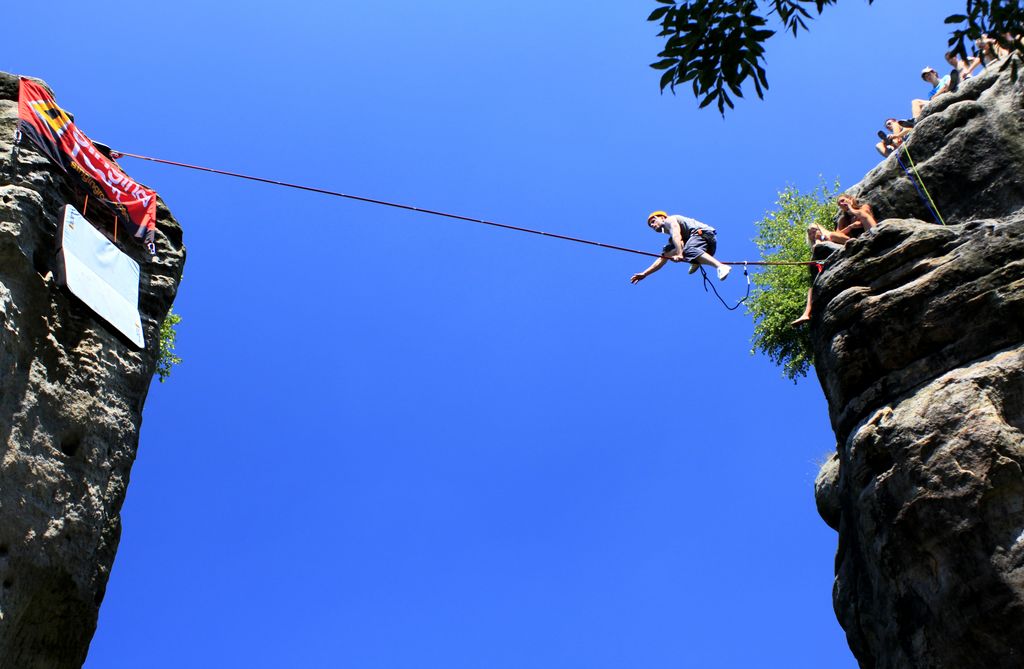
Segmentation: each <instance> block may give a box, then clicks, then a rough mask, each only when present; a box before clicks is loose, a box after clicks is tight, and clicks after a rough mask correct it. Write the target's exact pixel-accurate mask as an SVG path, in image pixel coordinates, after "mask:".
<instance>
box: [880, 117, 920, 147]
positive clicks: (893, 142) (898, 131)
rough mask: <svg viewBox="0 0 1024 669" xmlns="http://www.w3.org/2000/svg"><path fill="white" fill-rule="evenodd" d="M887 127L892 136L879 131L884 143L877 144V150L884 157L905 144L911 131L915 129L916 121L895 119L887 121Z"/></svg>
mask: <svg viewBox="0 0 1024 669" xmlns="http://www.w3.org/2000/svg"><path fill="white" fill-rule="evenodd" d="M885 127H886V129H887V130H888V131H889V132H890V133H892V134H889V135H886V134H885V133H884V132H882V131H881V130H879V131H878V136H879V138H881V140H882V141H880V142H878V143H877V144H875V148H876V149H877V150H878V152H879V153H880V154H882V156H888V155H889V154H890V153H892V152H893V151H895V150H896V149H898V148H899V147H900V146H901V145H902V144H903V142H904V140H906V138H907V135H909V134H910V131H911V129H913V127H914V120H913V119H909V120H906V121H897V120H896V119H894V118H890V119H886V121H885Z"/></svg>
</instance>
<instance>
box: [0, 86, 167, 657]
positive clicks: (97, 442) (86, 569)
mask: <svg viewBox="0 0 1024 669" xmlns="http://www.w3.org/2000/svg"><path fill="white" fill-rule="evenodd" d="M58 100H59V98H58ZM17 123H18V78H17V77H16V76H13V75H9V74H5V73H0V454H2V455H0V668H2V669H8V668H10V669H15V668H17V669H44V668H45V669H54V668H60V667H80V666H81V664H82V663H83V662H84V660H85V656H86V651H87V650H88V647H89V642H90V640H91V638H92V635H93V632H94V630H95V627H96V620H97V615H98V612H99V605H100V602H101V601H102V599H103V594H104V589H105V587H106V583H107V577H108V575H109V573H110V568H111V565H112V563H113V560H114V553H115V551H116V550H117V544H118V538H119V535H120V515H119V514H120V509H121V505H122V503H123V501H124V496H125V489H126V486H127V485H128V476H129V472H130V470H131V466H132V463H133V462H134V460H135V453H136V449H137V447H138V441H139V428H140V425H141V422H142V406H143V403H144V402H145V399H146V394H147V392H148V389H149V384H150V381H151V379H152V376H153V374H154V371H155V367H156V361H157V358H158V354H159V342H158V333H159V327H160V324H161V323H162V321H163V319H164V317H165V315H166V314H167V311H168V309H169V308H170V306H171V302H172V300H173V299H174V296H175V292H176V290H177V287H178V282H179V280H180V278H181V271H182V266H183V264H184V260H185V252H184V247H183V246H182V239H181V228H180V227H179V226H178V224H177V222H176V221H175V220H174V218H173V217H172V216H171V214H170V212H169V211H168V210H167V209H166V207H164V206H163V204H162V203H161V204H160V207H159V220H158V227H159V233H158V235H157V240H158V254H159V258H160V260H159V262H157V263H152V262H149V260H148V257H144V254H143V253H142V251H143V249H142V248H141V246H140V245H138V244H136V243H134V242H132V241H131V240H129V239H128V238H127V236H125V235H123V234H122V235H121V237H120V240H121V246H122V248H123V249H124V250H125V251H126V252H127V253H129V254H130V255H132V256H133V257H134V258H135V259H136V260H137V261H138V262H139V263H140V265H141V267H142V278H141V283H140V299H139V302H140V304H139V306H140V311H141V313H142V322H143V329H144V334H145V338H146V343H147V347H146V349H145V350H142V351H139V350H136V349H134V348H133V347H132V346H131V345H130V344H128V343H127V342H126V340H125V339H124V338H123V337H121V336H120V335H118V334H116V333H115V331H114V330H113V329H112V328H111V327H110V326H108V325H106V324H105V323H104V322H103V321H101V320H100V319H99V318H97V317H96V316H95V315H94V314H93V313H92V312H91V311H90V310H89V309H88V307H86V306H85V305H84V304H82V303H81V302H79V301H78V300H77V299H76V298H74V297H73V296H71V295H70V294H69V293H67V292H66V291H65V290H63V289H61V288H59V287H58V286H57V285H56V283H55V281H54V275H53V272H52V270H53V263H54V253H55V250H56V247H55V232H56V229H57V224H58V217H59V212H60V209H61V207H62V206H63V205H64V204H67V203H71V204H74V205H76V206H77V207H78V208H79V209H81V208H82V206H81V205H82V196H81V194H79V193H76V192H75V191H74V190H72V189H71V186H70V182H66V181H65V178H64V175H63V173H62V172H61V171H60V170H59V169H58V168H56V167H55V166H53V165H51V164H50V163H49V162H48V161H47V159H46V158H45V157H44V156H43V155H41V154H40V153H39V152H38V151H37V150H36V148H35V147H34V146H33V145H31V144H30V143H29V142H28V140H22V141H21V143H20V144H19V145H18V147H17V150H15V148H14V145H13V143H14V136H15V130H16V128H17ZM86 125H87V124H86ZM85 129H86V131H88V127H86V128H85ZM90 218H93V217H92V216H90ZM122 233H123V231H122Z"/></svg>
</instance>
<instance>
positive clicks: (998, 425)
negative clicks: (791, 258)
mask: <svg viewBox="0 0 1024 669" xmlns="http://www.w3.org/2000/svg"><path fill="white" fill-rule="evenodd" d="M1022 91H1024V80H1017V81H1014V80H1013V78H1012V77H1011V75H1010V73H1009V72H998V71H995V70H991V69H990V70H989V71H987V72H986V73H985V74H984V75H983V76H982V77H979V78H978V79H976V80H972V81H969V82H967V83H966V84H965V85H963V86H962V88H961V90H960V91H958V92H957V93H954V94H950V95H947V96H942V97H940V98H938V99H936V101H935V102H934V103H932V104H931V105H929V107H928V108H927V110H926V113H925V115H924V116H923V117H922V118H921V120H920V121H919V123H918V125H917V128H916V129H915V130H914V133H913V134H912V135H911V139H910V141H909V147H908V148H909V151H910V155H911V156H912V158H913V160H914V161H915V164H916V167H917V169H918V171H919V173H920V176H921V179H922V180H923V182H924V184H925V185H926V186H927V188H928V191H929V192H930V194H931V196H932V198H933V199H934V200H935V204H936V205H937V207H938V210H939V211H940V213H941V214H942V216H943V217H944V218H945V222H946V223H947V224H948V225H946V226H941V225H937V224H935V223H934V220H933V217H932V216H931V214H930V213H929V211H928V208H927V207H926V205H925V204H924V202H923V201H922V199H921V197H919V195H918V193H917V192H916V191H915V189H914V187H913V185H912V184H911V182H910V181H909V180H908V178H907V177H906V175H905V173H904V172H903V170H902V169H901V167H900V165H899V164H898V163H897V160H896V158H895V157H890V158H888V159H886V160H885V161H883V162H882V164H881V165H879V167H877V168H876V169H875V170H873V171H872V172H871V173H870V174H868V175H867V176H866V177H865V179H864V180H863V181H862V182H861V183H860V184H858V185H857V186H856V187H854V188H853V189H852V190H853V192H855V193H857V194H858V195H859V196H860V197H861V199H862V200H864V201H866V202H868V203H870V204H871V205H872V206H873V207H874V209H875V211H876V213H877V214H878V218H879V220H882V219H888V220H884V222H882V223H881V225H880V226H879V228H878V229H877V232H876V233H875V234H871V235H865V236H863V237H861V238H859V239H857V240H854V241H852V242H851V243H850V244H848V245H847V246H846V247H845V248H844V249H843V250H842V251H840V252H838V253H836V254H834V255H833V256H832V258H831V259H830V260H829V261H828V263H827V265H826V271H825V272H824V273H823V274H822V275H821V277H820V278H819V280H818V282H817V285H816V288H815V293H814V297H815V313H814V315H813V320H812V323H811V327H812V338H813V341H814V350H815V368H816V371H817V374H818V378H819V380H820V382H821V386H822V388H823V389H824V391H825V394H826V396H827V398H828V403H829V411H830V416H831V420H832V426H833V428H834V430H835V433H836V438H837V442H838V451H837V454H836V456H834V458H833V459H832V460H830V461H829V462H828V463H826V465H825V466H824V467H823V468H822V471H821V473H820V474H819V477H818V480H817V481H816V482H815V493H816V499H817V504H818V509H819V512H820V513H821V515H822V517H823V518H824V519H825V520H826V522H828V523H829V524H830V525H831V526H832V527H834V528H836V529H837V530H838V532H839V546H838V551H837V555H836V582H835V589H834V593H833V594H834V604H835V610H836V615H837V616H838V618H839V622H840V624H842V626H843V628H844V629H845V630H846V634H847V638H848V640H849V644H850V647H851V649H852V650H853V652H854V654H855V655H856V657H857V659H858V660H859V662H860V665H861V666H862V667H878V668H893V669H895V668H901V669H911V668H913V669H923V668H936V669H938V668H946V669H965V668H971V667H985V668H987V669H995V668H1000V667H1007V668H1010V667H1015V668H1016V667H1024V470H1022V465H1024V210H1022V208H1024V178H1022V174H1024V94H1022ZM908 162H909V161H908V160H907V159H906V158H904V163H905V164H907V163H908ZM907 166H908V167H910V165H909V164H907Z"/></svg>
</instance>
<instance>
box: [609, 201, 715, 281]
mask: <svg viewBox="0 0 1024 669" xmlns="http://www.w3.org/2000/svg"><path fill="white" fill-rule="evenodd" d="M647 225H648V227H650V228H651V230H654V231H655V232H663V233H665V234H666V235H668V237H669V243H668V244H666V245H665V248H663V249H662V251H661V252H662V256H661V257H660V258H658V259H657V260H655V261H654V262H653V263H651V266H650V267H648V268H647V269H645V270H644V271H642V272H639V273H637V274H634V275H633V276H632V277H630V279H629V282H630V283H637V282H639V281H643V280H644V279H646V278H647V277H649V276H650V275H652V274H654V273H655V272H657V271H658V270H659V269H661V268H662V267H664V266H665V263H667V262H668V261H669V260H671V261H672V262H688V263H690V274H693V273H694V272H696V271H697V268H698V267H699V266H700V265H711V266H712V267H714V268H715V270H716V271H717V272H718V278H719V280H725V277H727V276H729V272H730V271H732V268H731V267H729V266H728V265H725V264H723V263H721V262H719V261H718V260H716V259H715V257H714V255H712V254H713V253H714V252H715V250H716V249H717V248H718V242H717V241H716V239H715V229H714V228H712V227H711V226H710V225H707V224H705V223H701V222H700V221H698V220H696V219H694V218H687V217H686V216H678V215H673V216H669V215H668V214H667V213H665V212H664V211H654V212H651V215H650V216H648V217H647Z"/></svg>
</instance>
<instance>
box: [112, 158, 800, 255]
mask: <svg viewBox="0 0 1024 669" xmlns="http://www.w3.org/2000/svg"><path fill="white" fill-rule="evenodd" d="M110 154H111V156H113V157H114V158H115V159H117V158H121V157H122V156H123V157H127V158H138V159H139V160H148V161H150V162H154V163H162V164H164V165H173V166H175V167H184V168H187V169H190V170H199V171H201V172H210V173H212V174H222V175H224V176H229V177H236V178H238V179H248V180H249V181H259V182H260V183H265V184H271V185H272V186H283V187H285V188H295V189H297V190H304V191H309V192H311V193H320V194H321V195H332V196H334V197H342V198H345V199H347V200H355V201H356V202H366V203H369V204H379V205H382V206H385V207H393V208H395V209H404V210H406V211H416V212H419V213H421V214H429V215H431V216H441V217H444V218H452V219H455V220H457V221H466V222H468V223H479V224H481V225H489V226H491V227H495V228H503V229H505V230H514V231H516V232H528V233H530V234H531V235H540V236H542V237H552V238H554V239H564V240H565V241H567V242H576V243H577V244H587V245H589V246H599V247H601V248H603V249H611V250H613V251H625V252H626V253H634V254H636V255H640V256H648V257H650V258H664V257H666V256H664V255H662V254H660V253H651V252H650V251H640V250H638V249H631V248H627V247H625V246H616V245H614V244H605V243H603V242H595V241H592V240H590V239H581V238H580V237H570V236H568V235H560V234H557V233H554V232H545V231H543V230H533V229H531V228H521V227H519V226H517V225H508V224H506V223H495V222H494V221H487V220H484V219H482V218H472V217H470V216H462V215H460V214H450V213H448V212H444V211H437V210H434V209H424V208H422V207H414V206H412V205H409V204H400V203H398V202H388V201H387V200H378V199H375V198H372V197H363V196H362V195H349V194H347V193H339V192H338V191H333V190H327V189H326V188H315V187H313V186H303V185H302V184H294V183H288V182H287V181H277V180H275V179H266V178H264V177H256V176H252V175H249V174H241V173H239V172H228V171H227V170H218V169H214V168H212V167H202V166H200V165H189V164H188V163H179V162H177V161H174V160H164V159H163V158H153V157H150V156H140V155H138V154H135V153H127V152H125V151H111V152H110ZM722 264H723V265H813V264H815V263H813V262H799V261H793V262H768V261H760V262H747V261H742V260H741V261H737V262H723V263H722Z"/></svg>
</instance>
